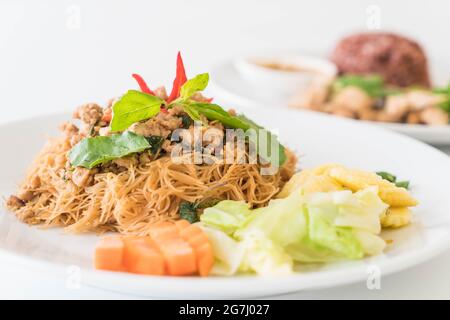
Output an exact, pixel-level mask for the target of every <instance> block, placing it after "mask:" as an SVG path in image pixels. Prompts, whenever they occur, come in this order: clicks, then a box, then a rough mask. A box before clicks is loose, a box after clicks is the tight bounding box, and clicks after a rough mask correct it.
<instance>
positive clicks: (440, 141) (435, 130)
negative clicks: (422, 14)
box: [209, 61, 450, 145]
mask: <svg viewBox="0 0 450 320" xmlns="http://www.w3.org/2000/svg"><path fill="white" fill-rule="evenodd" d="M441 65H445V64H441ZM449 69H450V68H440V69H436V70H433V72H432V74H433V78H434V79H435V83H437V84H439V85H445V84H446V82H447V80H446V79H448V78H449V77H450V76H448V75H450V70H449ZM445 72H446V73H445ZM444 73H445V74H444ZM209 88H210V90H211V91H212V93H213V96H214V95H216V96H220V97H224V98H226V99H227V100H228V101H230V102H232V103H235V104H238V105H241V106H245V107H252V108H261V107H263V106H270V107H271V108H288V107H287V105H288V102H289V99H290V98H291V97H292V95H293V94H294V93H292V94H286V93H282V94H281V93H280V94H277V93H275V92H273V91H271V90H267V89H261V88H260V87H258V86H255V85H254V84H253V83H252V82H251V81H249V79H246V77H244V76H242V74H241V73H240V72H239V71H238V69H237V68H236V65H235V63H233V61H225V62H224V63H222V64H219V65H217V66H216V67H215V68H213V69H212V72H211V84H210V87H209ZM376 124H377V125H381V126H383V127H385V128H388V129H390V130H393V131H396V132H400V133H403V134H406V135H408V136H411V137H414V138H416V139H419V140H422V141H424V142H427V143H432V144H437V145H450V125H448V126H440V127H433V126H422V125H410V124H403V123H397V124H387V123H386V124H385V123H379V122H377V123H376Z"/></svg>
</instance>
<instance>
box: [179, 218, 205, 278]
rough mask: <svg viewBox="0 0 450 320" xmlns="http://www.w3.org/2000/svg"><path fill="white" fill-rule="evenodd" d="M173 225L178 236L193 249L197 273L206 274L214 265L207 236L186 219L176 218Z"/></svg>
mask: <svg viewBox="0 0 450 320" xmlns="http://www.w3.org/2000/svg"><path fill="white" fill-rule="evenodd" d="M186 222H187V223H186ZM175 225H176V226H177V227H178V229H179V230H180V236H181V237H182V238H183V239H184V240H186V241H187V242H188V243H189V245H190V246H191V247H192V248H193V249H194V252H195V256H196V260H197V268H198V273H199V274H200V275H201V276H207V275H208V274H209V272H210V271H211V269H212V267H213V265H214V254H213V249H212V246H211V243H210V242H209V239H208V236H207V235H206V234H205V233H204V232H203V230H202V229H200V228H199V227H197V226H195V225H192V224H190V223H189V222H188V221H186V220H178V221H177V222H175Z"/></svg>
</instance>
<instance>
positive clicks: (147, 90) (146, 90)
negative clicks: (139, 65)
mask: <svg viewBox="0 0 450 320" xmlns="http://www.w3.org/2000/svg"><path fill="white" fill-rule="evenodd" d="M131 76H132V77H133V78H134V79H135V80H136V81H137V83H138V85H139V87H140V88H141V91H142V92H144V93H148V94H151V95H152V96H154V95H155V93H154V92H153V91H152V90H150V88H149V87H148V86H147V83H145V80H144V79H143V78H142V77H141V76H140V75H138V74H136V73H133V74H132V75H131Z"/></svg>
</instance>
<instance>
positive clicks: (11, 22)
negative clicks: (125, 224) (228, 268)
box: [0, 0, 450, 299]
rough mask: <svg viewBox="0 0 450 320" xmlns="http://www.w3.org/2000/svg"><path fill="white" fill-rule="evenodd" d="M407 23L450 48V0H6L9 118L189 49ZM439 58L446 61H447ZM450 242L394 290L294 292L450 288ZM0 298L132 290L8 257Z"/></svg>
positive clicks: (2, 29)
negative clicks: (70, 282) (105, 287)
mask: <svg viewBox="0 0 450 320" xmlns="http://www.w3.org/2000/svg"><path fill="white" fill-rule="evenodd" d="M371 5H376V6H378V7H379V8H380V13H381V15H380V17H381V20H380V22H381V28H382V29H383V30H391V31H398V32H402V33H405V34H407V35H409V36H411V37H414V38H416V39H417V40H418V41H419V42H421V43H422V44H423V45H424V47H425V48H426V50H427V52H428V54H429V56H430V58H431V60H432V61H433V60H434V61H435V59H434V58H437V59H436V60H438V59H446V58H447V57H450V45H449V44H448V34H449V31H450V2H448V1H445V0H428V1H411V0H410V1H388V0H385V1H375V0H374V1H366V0H362V1H356V0H351V1H350V0H341V1H332V0H330V1H325V0H310V1H287V0H284V1H269V0H248V1H244V0H227V1H212V0H209V1H208V0H190V1H181V0H176V1H175V0H172V1H137V0H135V1H106V0H102V1H76V0H74V1H66V0H63V1H56V0H54V1H49V0H46V1H17V0H15V1H8V0H7V1H5V0H1V2H0V110H1V111H0V123H4V122H8V121H11V120H14V119H19V118H23V117H28V116H31V115H36V114H41V113H48V112H55V111H60V110H71V109H73V108H74V107H75V106H77V105H78V104H80V103H83V102H86V101H97V102H101V103H102V102H104V101H106V100H107V99H108V98H109V97H111V96H116V95H119V94H121V93H122V92H123V91H125V90H127V89H128V88H130V86H135V84H134V82H133V81H132V79H131V78H130V74H131V73H133V72H137V73H141V74H142V75H143V76H144V77H145V78H146V79H147V80H148V82H149V84H150V86H151V87H154V86H156V85H158V84H161V83H162V84H169V83H170V82H171V80H172V78H173V76H174V72H175V70H174V69H175V57H176V53H177V51H178V50H181V51H182V53H183V56H184V60H185V65H186V68H187V71H188V74H195V73H196V72H200V71H208V69H209V68H210V67H211V66H213V65H214V64H215V63H217V62H220V61H221V60H223V59H226V58H230V57H233V56H236V55H241V54H244V53H247V52H262V51H268V50H269V51H296V52H323V53H326V52H328V51H329V50H330V49H331V48H332V46H333V45H334V43H335V41H336V40H337V39H338V38H339V37H340V36H342V35H345V34H347V33H350V32H353V31H358V30H364V29H366V28H367V26H366V25H367V19H368V13H367V8H368V7H369V6H371ZM437 67H439V66H437ZM449 267H450V253H447V254H446V255H444V256H442V257H440V258H437V259H435V260H433V261H431V262H429V263H427V264H425V265H423V266H420V267H418V268H415V269H413V270H410V271H407V272H404V273H403V274H400V275H394V276H391V277H387V278H383V283H382V290H380V291H375V292H374V291H369V290H367V289H366V287H365V284H358V285H353V286H347V287H342V288H337V289H333V290H326V291H316V292H311V293H300V294H296V295H290V296H288V297H289V298H363V299H364V298H381V297H385V298H450V277H449V275H448V274H449V273H448V271H447V270H449ZM0 283H1V285H0V298H21V297H23V298H124V296H123V295H118V294H113V293H107V292H102V291H101V290H96V289H90V288H81V289H79V290H68V289H66V288H65V286H64V279H63V278H62V279H60V278H56V277H51V276H48V275H35V274H33V273H31V271H29V270H27V269H23V268H18V267H16V266H14V265H12V264H8V263H7V262H5V261H2V260H1V257H0Z"/></svg>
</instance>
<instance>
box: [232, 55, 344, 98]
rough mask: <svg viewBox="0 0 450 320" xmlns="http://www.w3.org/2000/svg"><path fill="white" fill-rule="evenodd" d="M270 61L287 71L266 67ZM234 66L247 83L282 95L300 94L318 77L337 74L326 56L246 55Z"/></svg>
mask: <svg viewBox="0 0 450 320" xmlns="http://www.w3.org/2000/svg"><path fill="white" fill-rule="evenodd" d="M273 64H276V65H279V66H283V67H286V68H289V69H291V70H286V69H283V68H276V67H270V65H273ZM235 67H236V69H237V70H238V72H239V73H240V74H241V76H242V77H243V78H244V79H245V80H246V81H247V82H248V83H249V84H251V85H253V86H254V87H256V88H258V89H260V90H268V91H269V92H270V94H271V95H276V96H283V97H286V96H290V95H293V94H298V93H301V92H302V91H303V90H305V89H306V88H308V87H309V86H310V85H311V84H312V82H313V81H314V80H315V79H317V78H319V77H324V78H329V79H332V78H334V77H335V76H336V74H337V68H336V66H335V65H334V64H333V63H332V62H330V61H328V60H327V59H323V58H319V57H314V56H304V55H290V56H267V57H246V58H242V59H238V60H236V61H235Z"/></svg>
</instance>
